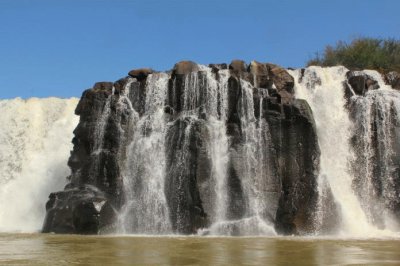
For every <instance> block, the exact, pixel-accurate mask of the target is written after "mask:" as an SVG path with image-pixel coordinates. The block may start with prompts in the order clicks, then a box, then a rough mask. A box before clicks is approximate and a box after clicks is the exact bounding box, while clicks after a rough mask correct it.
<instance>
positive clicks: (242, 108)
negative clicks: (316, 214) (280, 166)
mask: <svg viewBox="0 0 400 266" xmlns="http://www.w3.org/2000/svg"><path fill="white" fill-rule="evenodd" d="M240 87H241V95H242V96H241V101H240V103H239V116H240V119H241V120H240V121H241V128H242V135H243V143H242V145H241V146H240V151H239V154H240V155H239V156H240V158H243V160H242V161H241V165H242V167H241V168H242V170H243V171H242V173H241V182H242V185H243V192H244V195H245V201H246V210H247V212H246V213H245V214H244V218H242V219H239V220H230V219H227V217H226V216H225V215H226V208H227V203H226V201H227V200H228V199H227V196H225V195H227V193H228V192H227V189H226V187H227V183H226V180H225V179H226V170H227V168H226V163H227V162H225V163H224V167H223V168H222V169H221V167H220V169H221V170H224V171H225V174H223V173H221V174H220V175H216V177H217V184H219V186H217V187H218V190H217V191H216V193H217V197H218V201H217V210H218V212H217V213H219V216H218V217H217V219H216V222H215V223H214V224H213V225H212V226H211V229H210V233H211V234H218V235H233V234H239V235H275V234H276V233H275V230H274V228H273V225H271V224H269V223H268V222H267V221H268V219H270V218H271V217H270V215H269V214H268V213H267V212H268V210H269V208H268V207H269V206H270V205H269V204H270V202H269V199H268V196H267V193H265V192H267V191H268V189H269V187H268V185H269V184H268V178H267V176H268V162H267V159H268V158H267V157H268V146H267V145H268V141H269V139H268V135H269V131H268V125H267V123H265V120H264V119H261V113H260V119H258V120H257V119H256V117H255V111H254V102H253V89H254V87H253V86H252V85H251V84H250V83H249V82H247V81H244V80H242V79H240ZM264 91H265V90H264ZM262 102H263V101H262V99H261V100H260V112H261V111H262V109H263V108H262ZM217 141H219V140H217ZM214 145H216V144H214ZM217 147H218V146H217ZM226 149H227V147H226ZM220 156H221V155H220ZM225 156H226V158H228V154H227V155H225ZM214 160H215V161H216V162H218V159H217V158H213V160H212V161H213V162H214ZM222 180H223V181H222ZM222 197H225V198H223V200H224V201H225V202H224V204H218V202H219V201H221V198H222ZM218 206H223V208H221V207H220V208H218Z"/></svg>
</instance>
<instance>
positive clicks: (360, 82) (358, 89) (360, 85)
mask: <svg viewBox="0 0 400 266" xmlns="http://www.w3.org/2000/svg"><path fill="white" fill-rule="evenodd" d="M346 76H347V80H348V83H349V84H350V86H351V88H352V89H353V91H354V93H355V94H357V95H365V93H366V92H367V91H370V90H377V89H379V85H378V82H377V81H376V80H374V79H373V78H372V77H370V76H368V75H367V74H365V73H362V72H358V71H349V72H347V73H346Z"/></svg>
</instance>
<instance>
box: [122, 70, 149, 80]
mask: <svg viewBox="0 0 400 266" xmlns="http://www.w3.org/2000/svg"><path fill="white" fill-rule="evenodd" d="M152 73H154V70H153V69H151V68H138V69H133V70H131V71H129V73H128V75H129V76H131V77H132V78H136V79H137V80H138V81H142V80H144V79H146V78H147V76H148V75H150V74H152Z"/></svg>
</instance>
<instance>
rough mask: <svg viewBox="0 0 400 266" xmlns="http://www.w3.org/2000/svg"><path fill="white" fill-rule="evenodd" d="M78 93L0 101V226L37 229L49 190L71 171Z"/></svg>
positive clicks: (54, 187)
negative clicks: (66, 96)
mask: <svg viewBox="0 0 400 266" xmlns="http://www.w3.org/2000/svg"><path fill="white" fill-rule="evenodd" d="M77 103H78V99H75V98H73V99H56V98H48V99H37V98H32V99H28V100H22V99H19V98H17V99H13V100H1V101H0V113H1V116H0V124H1V125H2V126H1V128H0V173H1V180H0V230H1V231H22V232H32V231H38V230H40V228H41V226H42V223H43V218H44V216H45V209H44V204H45V202H46V200H47V198H48V194H49V193H50V192H52V191H55V190H59V189H62V188H63V186H64V185H65V184H66V182H67V180H66V177H67V176H68V175H69V174H70V170H69V168H68V166H67V161H68V156H69V152H70V150H71V149H72V143H71V139H72V137H73V134H72V132H73V130H74V128H75V127H76V125H77V124H78V120H79V117H78V116H75V115H74V109H75V107H76V105H77Z"/></svg>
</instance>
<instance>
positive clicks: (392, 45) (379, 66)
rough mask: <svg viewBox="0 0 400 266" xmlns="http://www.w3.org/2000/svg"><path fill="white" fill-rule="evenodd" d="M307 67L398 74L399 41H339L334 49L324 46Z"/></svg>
mask: <svg viewBox="0 0 400 266" xmlns="http://www.w3.org/2000/svg"><path fill="white" fill-rule="evenodd" d="M307 65H308V66H312V65H317V66H336V65H343V66H345V67H347V68H349V69H375V70H378V71H380V72H381V73H387V72H389V71H397V72H400V41H399V40H395V39H376V38H357V39H353V40H352V41H351V42H350V43H346V42H344V41H339V42H338V43H337V44H336V46H334V47H333V46H330V45H328V46H326V47H325V49H324V52H323V53H322V55H321V54H320V53H316V55H315V57H314V58H312V59H311V60H309V61H308V62H307Z"/></svg>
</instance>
